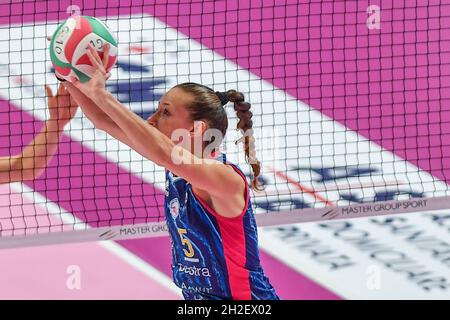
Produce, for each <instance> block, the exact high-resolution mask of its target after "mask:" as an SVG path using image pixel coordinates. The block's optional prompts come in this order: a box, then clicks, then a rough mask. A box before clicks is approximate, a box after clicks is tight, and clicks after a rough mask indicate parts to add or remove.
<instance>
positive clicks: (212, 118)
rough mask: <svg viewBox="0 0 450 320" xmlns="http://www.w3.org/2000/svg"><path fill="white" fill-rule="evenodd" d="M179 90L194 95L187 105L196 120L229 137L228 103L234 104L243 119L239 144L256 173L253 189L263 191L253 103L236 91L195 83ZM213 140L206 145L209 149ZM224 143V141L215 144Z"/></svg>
mask: <svg viewBox="0 0 450 320" xmlns="http://www.w3.org/2000/svg"><path fill="white" fill-rule="evenodd" d="M175 88H180V89H182V90H184V91H185V92H188V93H191V94H192V96H193V100H192V101H191V103H190V104H189V105H188V106H187V107H188V111H189V112H190V114H191V117H192V120H194V121H197V120H203V121H205V122H206V123H207V124H208V126H209V128H211V129H217V130H219V131H220V132H221V133H222V137H224V136H225V134H226V131H227V129H228V117H227V113H226V111H225V108H224V106H225V105H226V104H227V103H228V102H232V103H233V104H234V110H235V111H236V115H237V117H238V119H239V121H238V123H237V129H238V130H239V131H240V132H241V133H242V135H243V136H242V138H241V139H239V140H238V141H236V144H237V143H239V142H243V143H244V152H245V159H246V161H247V163H249V164H250V166H251V167H252V171H253V179H252V184H251V186H252V188H253V189H255V190H261V186H260V184H259V182H258V177H259V176H260V174H261V163H260V162H259V160H258V159H257V157H256V150H255V138H254V136H253V121H252V116H253V113H252V112H251V111H250V108H251V105H250V103H248V102H246V101H245V98H244V95H243V94H242V93H241V92H239V91H236V90H228V91H225V92H220V91H214V90H212V89H211V88H209V87H207V86H204V85H201V84H198V83H193V82H186V83H182V84H178V85H176V86H175ZM212 142H213V141H208V142H206V146H207V145H209V144H211V143H212ZM214 142H215V143H218V144H220V143H221V141H214Z"/></svg>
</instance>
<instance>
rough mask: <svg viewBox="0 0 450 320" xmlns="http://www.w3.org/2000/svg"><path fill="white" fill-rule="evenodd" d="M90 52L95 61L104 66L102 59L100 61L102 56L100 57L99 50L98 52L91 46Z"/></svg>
mask: <svg viewBox="0 0 450 320" xmlns="http://www.w3.org/2000/svg"><path fill="white" fill-rule="evenodd" d="M89 50H90V51H91V54H92V56H93V57H94V58H95V60H96V61H97V62H98V63H99V64H102V59H100V56H99V55H98V52H97V50H96V49H95V48H94V47H93V46H92V45H90V46H89Z"/></svg>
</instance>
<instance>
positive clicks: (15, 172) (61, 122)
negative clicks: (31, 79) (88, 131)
mask: <svg viewBox="0 0 450 320" xmlns="http://www.w3.org/2000/svg"><path fill="white" fill-rule="evenodd" d="M45 89H46V92H47V97H48V110H49V113H50V118H49V120H47V121H45V123H44V126H43V127H42V130H41V132H40V133H39V134H38V135H37V136H36V137H35V138H34V140H33V141H31V142H30V143H29V144H28V145H27V146H26V147H25V148H24V149H23V151H22V153H21V154H18V155H14V156H9V157H0V183H10V182H18V181H25V180H33V179H34V178H36V177H38V176H39V175H40V174H41V173H42V171H44V169H45V167H46V166H47V163H48V162H49V161H50V160H51V158H52V157H53V155H54V154H55V152H56V150H57V148H58V144H59V142H60V140H61V136H62V134H63V129H64V127H65V126H66V124H68V123H69V122H70V120H71V119H72V118H73V117H74V115H75V113H76V111H77V107H78V106H77V104H76V102H75V101H74V100H73V99H72V98H71V97H70V94H69V92H68V91H67V90H66V88H65V87H64V86H63V85H61V84H60V86H59V88H58V92H57V94H56V96H53V93H52V90H51V88H50V87H49V86H46V87H45Z"/></svg>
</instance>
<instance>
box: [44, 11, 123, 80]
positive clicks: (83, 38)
mask: <svg viewBox="0 0 450 320" xmlns="http://www.w3.org/2000/svg"><path fill="white" fill-rule="evenodd" d="M106 43H109V45H110V51H109V60H108V65H107V67H106V69H107V71H109V70H111V68H112V67H113V66H114V64H115V63H116V62H117V41H116V39H115V38H114V36H113V35H112V34H111V31H110V30H109V29H108V27H107V26H106V25H105V24H104V23H103V22H102V21H100V20H99V19H97V18H93V17H89V16H72V17H70V18H69V19H67V20H66V21H65V22H64V23H63V24H61V25H60V26H58V28H57V29H56V31H55V33H54V34H53V37H52V41H51V43H50V59H51V61H52V63H53V67H54V68H55V73H56V76H57V77H58V78H60V79H64V80H69V79H70V77H76V78H78V79H79V80H80V81H81V82H87V81H89V80H90V79H91V77H92V75H93V73H94V71H95V69H94V67H93V66H92V65H91V62H90V60H89V57H88V56H87V54H86V52H87V48H88V46H89V44H92V45H93V46H94V48H95V49H96V50H97V51H98V53H99V56H100V57H101V58H103V46H104V45H105V44H106Z"/></svg>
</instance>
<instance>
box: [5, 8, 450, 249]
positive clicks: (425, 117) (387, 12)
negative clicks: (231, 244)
mask: <svg viewBox="0 0 450 320" xmlns="http://www.w3.org/2000/svg"><path fill="white" fill-rule="evenodd" d="M267 8H269V10H267ZM72 14H82V15H89V16H94V17H97V18H99V19H101V20H102V21H104V22H105V23H106V24H107V25H108V27H109V28H110V29H111V31H112V32H113V33H114V34H115V36H116V37H117V39H118V48H119V53H118V62H117V65H116V67H115V68H114V69H113V70H112V72H111V74H112V77H111V78H110V79H109V81H108V83H107V88H108V90H109V91H111V92H112V93H113V94H114V95H116V96H117V98H118V99H119V100H120V101H121V102H122V103H123V104H124V105H125V106H127V107H129V108H130V109H131V110H132V111H133V112H135V113H136V114H138V115H139V116H141V117H142V118H144V119H146V118H148V117H149V116H150V115H152V114H153V112H154V111H155V108H156V107H157V103H158V100H159V99H160V98H161V97H162V95H163V94H164V93H165V92H166V91H167V90H169V89H170V88H171V87H173V86H174V85H176V84H178V83H182V82H188V81H189V82H198V83H202V84H204V85H207V86H210V87H212V88H214V89H215V90H220V91H224V90H228V89H237V90H239V91H241V92H243V93H244V94H245V97H246V100H247V101H249V102H250V103H251V104H252V112H253V114H254V117H253V124H254V135H255V137H256V152H257V156H258V158H259V160H260V161H261V164H262V176H261V177H260V182H261V183H262V185H263V187H264V190H263V191H261V192H259V191H258V192H257V191H253V190H252V204H253V207H254V210H255V213H256V217H257V221H258V224H259V225H260V226H268V225H277V224H286V223H298V222H312V221H325V220H330V219H348V218H355V217H367V216H374V215H386V214H396V213H407V212H415V211H426V210H438V209H448V208H450V197H449V195H450V192H449V186H448V183H447V181H448V179H449V178H450V123H449V122H450V120H449V119H450V107H449V106H450V103H449V102H450V93H449V92H450V90H449V83H450V81H449V80H450V78H449V77H450V64H449V63H450V47H449V40H450V39H449V37H450V32H449V31H450V30H448V29H449V28H448V27H447V25H448V24H447V23H446V21H448V20H449V19H450V3H446V2H445V1H428V2H423V3H422V2H419V1H417V2H416V1H395V2H394V1H392V3H388V2H383V3H382V4H378V5H374V4H373V3H369V2H368V1H345V2H341V1H335V2H333V1H331V2H310V1H295V2H292V3H291V2H290V1H269V2H264V3H258V4H255V3H253V4H252V3H251V2H250V1H249V2H248V3H244V2H242V1H241V2H238V1H181V2H178V1H177V2H170V1H169V2H163V1H156V2H155V3H154V4H151V5H147V4H145V3H144V2H143V1H133V2H131V1H129V2H127V1H125V2H122V1H121V2H120V3H119V2H111V1H96V2H95V4H94V2H92V3H90V2H87V1H83V2H81V1H79V2H77V4H76V5H75V4H71V3H69V2H67V1H22V2H14V1H13V2H9V3H7V4H4V3H1V4H0V104H1V108H0V126H1V128H2V129H1V131H0V156H5V157H6V156H14V155H17V154H20V152H21V150H22V149H23V147H24V146H25V145H26V144H28V143H29V142H30V141H32V139H33V138H34V136H35V135H36V134H37V133H38V132H39V130H40V128H41V127H42V124H43V121H45V120H46V119H47V118H48V112H47V106H46V96H45V90H44V85H45V84H49V85H51V86H52V87H53V88H54V89H56V86H57V83H58V82H57V80H56V79H55V76H54V70H52V68H51V62H50V57H49V49H48V48H49V43H48V41H47V39H46V37H47V36H49V35H52V33H53V32H54V31H55V30H56V28H57V26H58V24H60V23H61V22H63V21H64V20H66V19H67V18H68V17H69V16H70V15H72ZM227 112H228V116H229V121H230V124H229V130H228V134H227V136H226V137H225V140H224V143H223V146H222V151H223V152H225V153H226V154H227V157H228V158H229V160H231V161H233V162H236V163H238V164H239V165H240V166H241V168H242V169H243V170H244V172H245V173H246V174H247V175H248V177H250V175H251V172H250V170H249V166H248V165H247V164H246V163H245V158H244V154H243V151H242V146H241V145H236V144H235V141H236V140H238V139H239V138H240V136H241V134H240V132H237V131H235V130H233V128H235V127H236V115H235V113H234V110H233V108H232V107H229V108H227ZM149 143H151V142H149ZM164 179H165V175H164V169H163V168H161V167H158V166H156V165H155V164H154V163H152V162H151V161H149V160H147V159H145V158H143V157H142V156H141V155H139V154H138V153H137V152H135V151H134V150H132V149H130V148H129V147H128V146H126V145H124V144H122V143H120V142H119V141H117V140H115V139H114V138H113V137H111V136H109V135H107V134H106V133H105V132H103V131H101V130H98V129H96V128H95V127H94V126H93V124H92V123H91V122H90V121H89V120H88V119H87V118H86V117H85V116H84V115H83V114H82V113H81V111H80V112H79V113H78V114H77V115H76V117H75V118H74V119H73V120H72V121H71V123H70V124H69V125H68V126H67V127H66V129H65V134H64V138H63V140H62V142H61V143H60V146H59V150H58V153H57V154H56V155H55V157H54V158H53V159H52V161H51V162H50V164H49V165H48V167H47V168H46V170H45V172H44V173H43V174H42V175H41V176H40V177H38V178H37V179H35V180H33V181H27V182H24V183H13V184H9V185H3V186H0V199H1V200H0V247H13V246H24V245H37V244H47V243H61V242H71V241H91V240H99V239H127V238H134V237H147V236H159V235H164V234H166V229H165V224H164V208H163V202H164V189H165V180H164Z"/></svg>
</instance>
